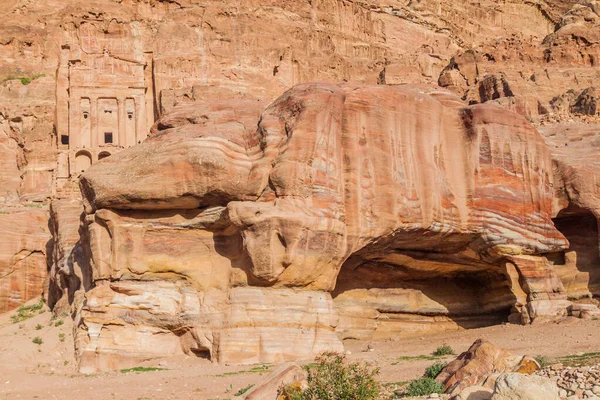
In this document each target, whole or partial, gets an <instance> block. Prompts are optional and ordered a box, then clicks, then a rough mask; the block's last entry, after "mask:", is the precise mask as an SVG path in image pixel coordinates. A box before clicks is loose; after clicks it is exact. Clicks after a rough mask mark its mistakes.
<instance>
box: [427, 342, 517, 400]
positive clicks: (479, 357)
mask: <svg viewBox="0 0 600 400" xmlns="http://www.w3.org/2000/svg"><path fill="white" fill-rule="evenodd" d="M523 360H524V357H519V356H515V355H513V354H511V353H509V352H508V351H506V350H504V349H502V348H500V347H498V346H495V345H494V344H492V343H490V342H488V341H486V340H483V339H479V340H476V341H475V343H473V344H472V345H471V347H469V349H468V350H467V351H466V352H464V353H462V354H460V355H459V356H458V357H457V358H456V359H455V360H454V361H452V362H450V363H449V364H448V365H447V366H446V367H445V368H444V369H443V370H442V372H440V374H439V375H438V376H437V378H436V381H438V382H440V383H442V384H443V385H444V391H445V392H446V393H449V394H458V393H461V392H462V391H463V390H464V389H465V388H467V387H471V386H477V385H485V386H486V387H490V384H491V382H492V381H493V380H494V378H495V377H494V376H493V375H494V374H497V373H504V372H512V371H515V370H519V369H520V368H522V367H524V363H523ZM525 361H526V362H525V364H527V363H528V361H529V359H528V358H527V359H525ZM488 381H489V382H488Z"/></svg>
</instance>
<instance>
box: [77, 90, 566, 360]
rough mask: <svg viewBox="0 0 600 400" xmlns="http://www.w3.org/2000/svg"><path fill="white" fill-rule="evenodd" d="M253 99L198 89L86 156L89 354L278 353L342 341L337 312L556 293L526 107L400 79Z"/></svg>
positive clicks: (543, 155) (453, 317)
mask: <svg viewBox="0 0 600 400" xmlns="http://www.w3.org/2000/svg"><path fill="white" fill-rule="evenodd" d="M255 104H256V102H250V101H248V100H239V101H237V102H235V101H233V100H229V101H227V102H211V103H210V104H202V103H201V104H196V107H195V110H196V112H195V113H194V114H192V116H191V117H190V118H186V119H184V118H171V119H169V118H165V119H164V120H161V121H159V122H158V124H157V125H156V128H155V129H154V131H153V133H152V135H151V136H150V138H149V139H148V140H147V141H146V142H144V143H142V144H141V145H139V146H136V147H134V148H130V149H127V150H124V151H122V152H121V153H119V154H117V155H114V156H112V157H110V158H107V159H106V160H103V161H102V162H100V163H98V164H96V165H94V166H93V167H92V168H90V169H89V170H88V171H87V172H86V173H84V175H83V177H82V191H83V193H84V197H85V202H86V211H87V213H88V216H87V217H86V224H87V232H88V234H87V238H88V240H89V248H90V249H91V258H92V264H91V265H92V271H93V281H94V284H95V287H94V288H93V289H91V290H90V291H89V292H87V293H86V298H87V302H86V303H85V305H84V307H83V310H82V312H81V324H80V329H79V331H78V346H79V347H78V351H79V352H80V354H81V357H82V358H81V368H82V370H83V371H93V370H95V369H97V368H99V369H104V368H119V367H121V366H123V365H131V364H132V363H134V362H135V361H136V359H137V358H139V357H142V358H144V357H150V356H165V355H170V354H177V353H179V352H186V353H194V354H197V355H203V356H207V357H211V358H213V359H215V360H218V361H220V362H227V363H231V362H235V363H249V362H273V361H281V360H286V359H292V358H297V357H302V356H309V355H312V354H315V353H316V352H318V351H320V350H323V349H326V348H327V349H340V348H341V342H340V341H339V339H338V336H336V330H337V333H338V334H339V335H340V337H356V336H369V335H370V336H373V335H374V334H377V335H385V334H386V332H387V333H388V334H389V333H391V332H397V331H401V330H407V329H411V326H414V327H417V326H418V329H427V327H428V326H430V327H431V329H438V328H439V329H445V328H448V327H451V326H457V324H458V325H461V324H463V322H464V323H465V324H468V325H471V326H477V325H485V324H488V323H491V322H493V321H492V320H493V319H494V318H507V317H508V316H509V314H511V313H513V314H515V315H518V316H519V318H520V317H521V315H522V314H527V313H528V311H527V306H528V305H529V303H531V301H533V300H534V299H535V300H543V301H549V302H553V301H558V302H560V301H561V299H564V298H566V293H565V291H564V288H563V287H562V284H561V282H560V280H559V279H558V278H557V277H556V276H555V274H554V272H553V271H552V270H551V269H550V268H548V264H547V262H546V259H545V258H544V257H542V256H543V255H544V254H546V253H553V252H557V251H561V250H562V249H564V248H565V247H566V246H567V244H568V242H567V241H566V240H565V238H564V236H563V235H562V234H561V233H560V232H559V231H558V230H557V229H555V227H554V225H553V224H552V220H551V217H552V206H553V194H554V190H553V182H554V175H553V173H552V163H551V156H550V152H549V150H548V149H547V147H546V145H545V143H544V141H543V139H542V137H541V136H540V135H539V134H538V133H537V132H536V131H535V129H533V128H532V127H531V125H530V124H529V123H528V122H527V121H526V120H525V119H524V118H522V117H520V116H518V115H516V114H513V113H510V112H508V111H504V110H502V109H501V108H498V107H494V106H489V105H476V106H465V105H464V104H463V103H462V102H460V101H459V100H458V99H457V98H456V97H455V96H453V95H451V94H449V93H447V92H440V91H437V90H435V89H428V88H424V89H417V88H409V87H403V86H359V85H350V84H346V85H329V84H306V85H299V86H296V87H294V88H293V89H291V90H289V91H287V92H286V93H285V94H283V95H282V96H281V97H280V98H279V99H277V100H276V101H275V102H274V103H273V104H271V105H270V106H269V107H268V108H267V109H266V110H265V111H264V112H262V114H260V117H259V110H258V107H257V106H256V105H255ZM253 105H254V106H253ZM336 281H337V286H336ZM520 282H521V283H520ZM473 283H475V284H473ZM334 289H335V290H334ZM332 291H333V299H332V296H331V294H330V292H332ZM528 302H529V303H528ZM490 315H492V318H490Z"/></svg>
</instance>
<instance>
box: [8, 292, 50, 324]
mask: <svg viewBox="0 0 600 400" xmlns="http://www.w3.org/2000/svg"><path fill="white" fill-rule="evenodd" d="M43 308H44V299H43V298H40V300H39V301H38V302H37V303H35V304H32V305H30V306H21V307H19V308H17V313H16V314H15V315H11V316H10V320H11V321H12V323H13V324H16V323H18V322H22V321H25V320H27V319H29V318H31V317H33V316H35V314H36V311H37V312H38V313H42V312H43Z"/></svg>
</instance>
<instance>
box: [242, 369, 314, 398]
mask: <svg viewBox="0 0 600 400" xmlns="http://www.w3.org/2000/svg"><path fill="white" fill-rule="evenodd" d="M306 378H307V374H306V371H305V370H304V369H302V367H300V366H299V365H298V364H296V363H293V362H291V363H285V364H282V365H280V366H279V367H277V368H276V369H275V370H274V371H273V372H271V373H270V374H269V375H267V376H266V377H265V378H264V379H263V380H262V381H261V382H260V383H258V384H257V385H256V386H254V387H253V388H252V389H250V391H249V392H248V393H247V394H246V396H245V397H244V399H245V400H277V395H278V393H279V389H280V388H281V387H282V386H285V385H302V384H303V383H305V382H306Z"/></svg>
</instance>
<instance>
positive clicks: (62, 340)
mask: <svg viewBox="0 0 600 400" xmlns="http://www.w3.org/2000/svg"><path fill="white" fill-rule="evenodd" d="M58 340H60V341H61V342H64V341H65V334H64V333H59V334H58Z"/></svg>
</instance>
